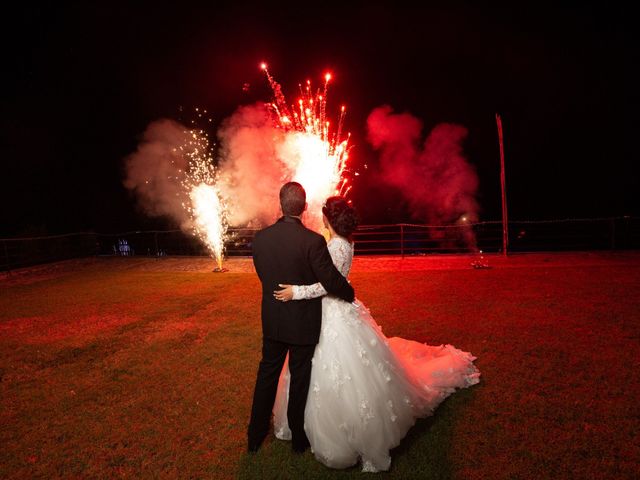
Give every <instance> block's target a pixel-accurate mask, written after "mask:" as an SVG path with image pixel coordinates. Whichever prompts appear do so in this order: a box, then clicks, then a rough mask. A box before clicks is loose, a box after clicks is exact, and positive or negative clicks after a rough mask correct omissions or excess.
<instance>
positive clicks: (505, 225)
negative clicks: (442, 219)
mask: <svg viewBox="0 0 640 480" xmlns="http://www.w3.org/2000/svg"><path fill="white" fill-rule="evenodd" d="M496 124H497V125H498V141H499V142H500V185H501V186H502V254H503V255H504V256H506V255H507V248H508V246H509V220H508V216H507V191H506V185H505V176H504V145H503V142H502V119H501V118H500V115H498V114H497V113H496Z"/></svg>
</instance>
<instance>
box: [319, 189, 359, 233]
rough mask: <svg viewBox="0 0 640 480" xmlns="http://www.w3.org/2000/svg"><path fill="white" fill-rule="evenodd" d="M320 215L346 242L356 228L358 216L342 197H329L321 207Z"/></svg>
mask: <svg viewBox="0 0 640 480" xmlns="http://www.w3.org/2000/svg"><path fill="white" fill-rule="evenodd" d="M322 213H324V216H325V217H327V220H328V221H329V223H330V224H331V226H332V227H333V229H334V230H335V232H336V233H337V234H338V235H340V236H341V237H344V238H346V239H348V240H351V235H352V234H353V232H354V230H355V229H356V227H357V226H358V221H359V220H358V215H357V214H356V211H355V210H354V208H353V207H352V206H351V205H349V204H348V203H347V201H346V200H345V199H344V197H329V198H327V200H326V201H325V202H324V205H322Z"/></svg>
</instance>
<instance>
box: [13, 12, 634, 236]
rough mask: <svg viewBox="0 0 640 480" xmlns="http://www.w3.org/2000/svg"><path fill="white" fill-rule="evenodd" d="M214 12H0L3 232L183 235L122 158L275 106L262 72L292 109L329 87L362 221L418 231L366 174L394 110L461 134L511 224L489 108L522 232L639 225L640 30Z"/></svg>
mask: <svg viewBox="0 0 640 480" xmlns="http://www.w3.org/2000/svg"><path fill="white" fill-rule="evenodd" d="M209 3H210V5H209V6H208V7H206V8H203V7H198V8H196V7H193V8H189V7H185V6H180V7H167V6H163V5H161V3H160V2H158V3H157V4H151V3H149V4H147V5H146V6H138V7H125V6H118V5H116V4H115V2H113V3H104V4H103V5H101V6H96V5H83V6H66V7H59V6H48V7H35V6H30V7H26V6H25V7H14V8H13V9H12V10H5V11H4V13H3V16H4V17H5V22H4V24H5V27H4V29H3V36H4V38H3V53H4V54H3V68H2V70H3V75H2V76H3V79H2V81H3V92H4V95H3V97H4V98H3V102H2V116H1V117H0V118H1V119H2V129H1V130H2V162H3V170H2V175H1V178H2V181H1V182H2V183H1V195H2V197H1V202H2V210H1V211H2V214H1V217H0V236H13V235H30V234H54V233H65V232H75V231H86V230H95V231H98V232H119V231H126V230H131V229H147V228H171V227H173V225H171V224H170V223H169V222H167V221H163V220H161V219H150V218H147V217H145V216H144V215H142V214H141V213H139V212H138V211H137V210H136V206H135V205H136V202H135V199H134V198H133V197H132V196H131V194H130V193H129V192H127V190H126V189H125V188H124V187H123V185H122V179H123V175H124V173H123V159H124V158H125V157H126V156H127V155H128V154H130V153H132V152H133V151H134V150H135V148H136V145H137V142H138V140H139V138H140V135H141V133H142V132H143V131H144V130H145V128H146V126H147V125H148V124H149V123H150V122H152V121H154V120H156V119H159V118H173V119H176V120H188V112H190V111H192V109H193V108H195V107H196V106H197V107H200V108H206V109H207V110H209V111H210V112H211V114H212V117H213V120H214V124H216V123H217V122H220V121H221V120H223V119H224V118H225V117H228V116H229V115H230V114H231V113H232V112H233V111H234V110H235V109H236V108H237V107H238V106H239V105H244V104H251V103H255V102H257V101H268V100H270V98H271V97H270V91H269V88H268V85H267V82H266V80H265V78H264V75H263V73H262V72H261V71H260V69H259V63H260V62H261V61H263V60H264V61H267V62H268V63H269V67H270V71H271V73H272V74H273V75H274V77H276V79H277V80H278V81H279V82H280V83H281V84H282V85H283V87H284V89H285V93H290V94H291V95H290V96H293V95H294V94H295V92H296V89H297V85H298V83H299V82H304V81H305V80H306V79H307V78H310V79H312V80H315V81H316V82H318V83H319V82H320V80H321V78H322V75H323V74H324V72H325V71H327V70H329V71H331V72H332V73H333V75H334V81H333V83H332V85H331V89H330V104H331V103H332V102H333V103H332V104H333V106H334V107H335V108H336V109H337V108H339V105H340V104H341V103H345V104H346V105H347V107H348V116H347V120H346V129H348V130H349V131H351V133H352V142H351V143H352V145H354V149H353V150H352V152H351V158H352V162H353V165H354V167H356V168H357V169H358V170H360V171H362V172H363V174H362V175H361V176H360V177H358V178H357V180H356V184H355V187H354V190H353V195H352V198H353V201H354V204H355V206H356V207H357V208H358V209H359V210H360V212H361V216H362V217H363V221H364V222H366V223H386V222H394V223H395V222H401V221H415V220H417V219H415V218H412V217H411V215H410V213H409V212H408V211H407V208H405V206H404V204H403V203H402V201H401V200H400V196H399V195H398V193H397V192H394V191H393V189H390V188H386V187H385V186H384V185H383V184H381V183H380V181H379V179H377V178H376V176H375V174H372V173H371V172H375V168H376V163H377V161H378V160H377V153H376V152H374V151H373V150H372V149H371V147H370V146H369V145H368V143H367V140H366V118H367V116H368V114H369V113H370V112H371V110H372V109H374V108H375V107H377V106H380V105H383V104H388V105H390V106H391V107H393V109H394V110H395V111H396V112H404V111H406V112H409V113H411V114H413V115H415V116H416V117H419V118H420V119H421V120H422V121H423V122H424V128H425V134H426V133H428V132H429V131H430V130H431V128H433V126H435V125H436V124H438V123H440V122H453V123H459V124H462V125H464V126H466V127H467V128H468V129H469V136H468V138H467V140H466V142H465V144H464V151H465V154H466V155H467V157H468V159H469V161H470V163H472V164H473V165H474V166H475V167H476V169H477V171H478V175H479V179H480V195H479V202H480V204H481V207H482V209H481V212H480V217H481V220H496V219H499V218H500V182H499V150H498V144H497V134H496V126H495V113H496V112H498V113H500V114H501V115H502V118H503V123H504V134H505V155H506V172H507V191H508V202H509V213H510V218H511V219H514V220H528V219H552V218H568V217H600V216H618V215H640V200H639V195H638V193H637V192H638V190H639V187H640V182H639V174H638V173H639V169H638V163H639V162H638V154H637V147H636V138H637V131H638V126H639V122H638V111H637V110H638V105H639V102H638V86H639V85H640V75H639V68H640V67H639V65H640V62H639V60H640V59H639V54H638V52H639V50H638V33H637V30H638V29H637V24H636V23H635V20H634V18H635V17H634V16H632V15H631V14H630V12H628V11H625V10H624V9H621V8H617V9H614V8H612V7H606V8H605V7H602V6H601V7H595V6H588V7H585V6H582V7H579V8H578V7H574V8H557V7H556V8H551V7H542V6H536V7H528V8H513V7H512V8H497V7H496V8H487V7H484V8H480V7H470V6H458V7H456V8H443V7H422V8H420V9H415V8H400V7H397V6H394V7H391V6H385V5H384V4H379V5H377V6H372V5H368V4H366V3H362V4H361V5H360V6H347V5H346V3H345V5H344V6H342V7H340V8H338V7H331V6H328V7H326V8H325V7H322V4H316V3H299V4H298V5H302V6H303V7H308V6H311V5H314V6H315V7H314V8H315V9H316V11H310V10H309V9H308V8H301V7H300V6H299V7H298V8H297V9H296V8H285V7H281V8H280V7H277V6H273V5H274V4H272V3H271V2H268V4H269V5H271V6H270V7H266V6H261V7H256V6H253V4H252V3H250V2H230V3H227V2H209ZM265 3H267V2H265ZM390 5H394V3H391V4H390ZM245 84H248V88H244V89H243V86H244V85H245ZM211 133H212V134H213V133H214V131H212V132H211ZM364 164H367V165H368V167H369V168H368V169H367V171H366V172H364V170H363V168H362V166H363V165H364Z"/></svg>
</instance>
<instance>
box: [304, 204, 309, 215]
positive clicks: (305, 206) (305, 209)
mask: <svg viewBox="0 0 640 480" xmlns="http://www.w3.org/2000/svg"><path fill="white" fill-rule="evenodd" d="M308 206H309V204H308V203H307V202H304V210H302V212H303V213H304V212H306V211H307V207H308Z"/></svg>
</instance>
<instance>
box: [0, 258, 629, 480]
mask: <svg viewBox="0 0 640 480" xmlns="http://www.w3.org/2000/svg"><path fill="white" fill-rule="evenodd" d="M487 258H488V263H489V266H490V267H491V268H489V269H474V268H472V266H471V263H472V262H474V261H476V260H478V259H477V258H476V257H473V256H455V255H451V256H449V255H441V256H426V257H407V258H405V259H404V260H402V259H400V258H397V257H358V258H356V259H355V263H354V268H353V274H352V276H351V280H352V282H353V284H354V286H355V288H356V291H357V295H358V297H359V298H360V299H361V300H362V301H364V303H365V304H366V305H367V306H368V307H369V308H370V309H371V312H372V314H373V315H374V317H375V318H376V319H377V320H378V322H379V323H380V324H381V325H382V327H383V329H384V332H385V333H386V334H387V335H388V336H395V335H399V336H403V337H407V338H412V339H415V340H418V341H423V342H427V343H430V344H440V343H451V344H453V345H456V346H458V347H460V348H462V349H464V350H468V351H471V352H472V353H474V354H475V355H476V356H477V357H478V360H477V365H478V367H479V368H480V370H481V372H482V381H481V384H479V385H477V386H475V387H473V388H471V389H469V390H466V391H463V392H459V393H457V394H456V395H454V396H453V397H451V398H450V399H449V400H447V401H446V402H445V403H444V404H443V405H442V406H441V407H440V408H439V409H438V411H437V412H436V414H435V415H434V417H432V418H430V419H427V420H423V421H420V422H418V424H417V425H416V427H414V429H412V431H411V432H410V434H409V436H408V437H407V438H406V439H405V441H404V442H403V443H402V444H401V446H400V447H399V448H398V449H397V450H396V451H395V452H394V454H393V466H392V472H391V475H390V476H391V477H396V478H461V479H463V478H464V479H467V478H477V479H486V478H491V479H496V478H611V479H618V478H634V476H635V474H636V473H637V465H638V461H639V460H640V451H639V447H638V442H637V441H636V440H635V436H636V433H637V431H638V430H639V429H640V410H639V407H638V401H637V399H638V398H639V397H640V253H607V252H605V253H572V254H527V255H524V254H523V255H513V256H509V257H507V258H503V257H500V256H489V257H487ZM225 266H226V267H227V268H229V270H230V271H229V272H228V273H223V274H214V273H211V270H212V269H213V267H214V265H213V262H212V261H211V260H209V259H204V258H164V259H162V260H155V259H146V258H102V259H85V260H74V261H69V262H62V263H58V264H53V265H45V266H40V267H34V268H32V269H29V270H23V271H20V272H14V273H12V274H11V275H9V276H6V275H5V277H4V278H3V279H1V280H0V379H1V380H0V405H1V410H0V425H2V427H0V444H2V446H3V448H2V449H0V477H2V478H33V477H39V478H60V477H65V478H69V477H73V478H75V477H91V478H114V477H135V478H139V477H149V476H156V477H164V478H183V477H199V478H201V477H208V478H233V477H237V478H256V477H262V478H297V477H299V476H300V475H302V474H303V473H304V474H305V476H307V477H309V478H334V477H338V476H345V475H346V476H347V477H357V476H359V473H358V470H357V469H355V470H351V471H348V472H346V474H345V472H340V473H336V472H332V471H329V470H327V469H325V468H324V467H322V466H320V465H319V464H317V463H316V462H315V461H314V460H313V459H312V457H311V456H310V455H305V456H303V457H302V458H293V457H291V455H290V453H289V449H288V446H287V445H285V444H283V443H281V442H278V441H271V442H269V443H268V444H267V445H266V446H265V449H264V450H263V452H262V453H261V454H259V455H258V456H257V457H252V458H249V457H247V456H245V455H244V441H245V427H246V421H247V417H248V410H249V406H250V400H251V391H252V387H253V376H254V374H255V369H256V366H257V362H258V360H259V341H260V329H259V300H260V287H259V283H258V281H257V279H256V277H255V275H254V274H253V273H252V267H251V261H250V260H249V259H231V260H229V261H228V262H227V263H226V264H225ZM342 474H345V475H342Z"/></svg>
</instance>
